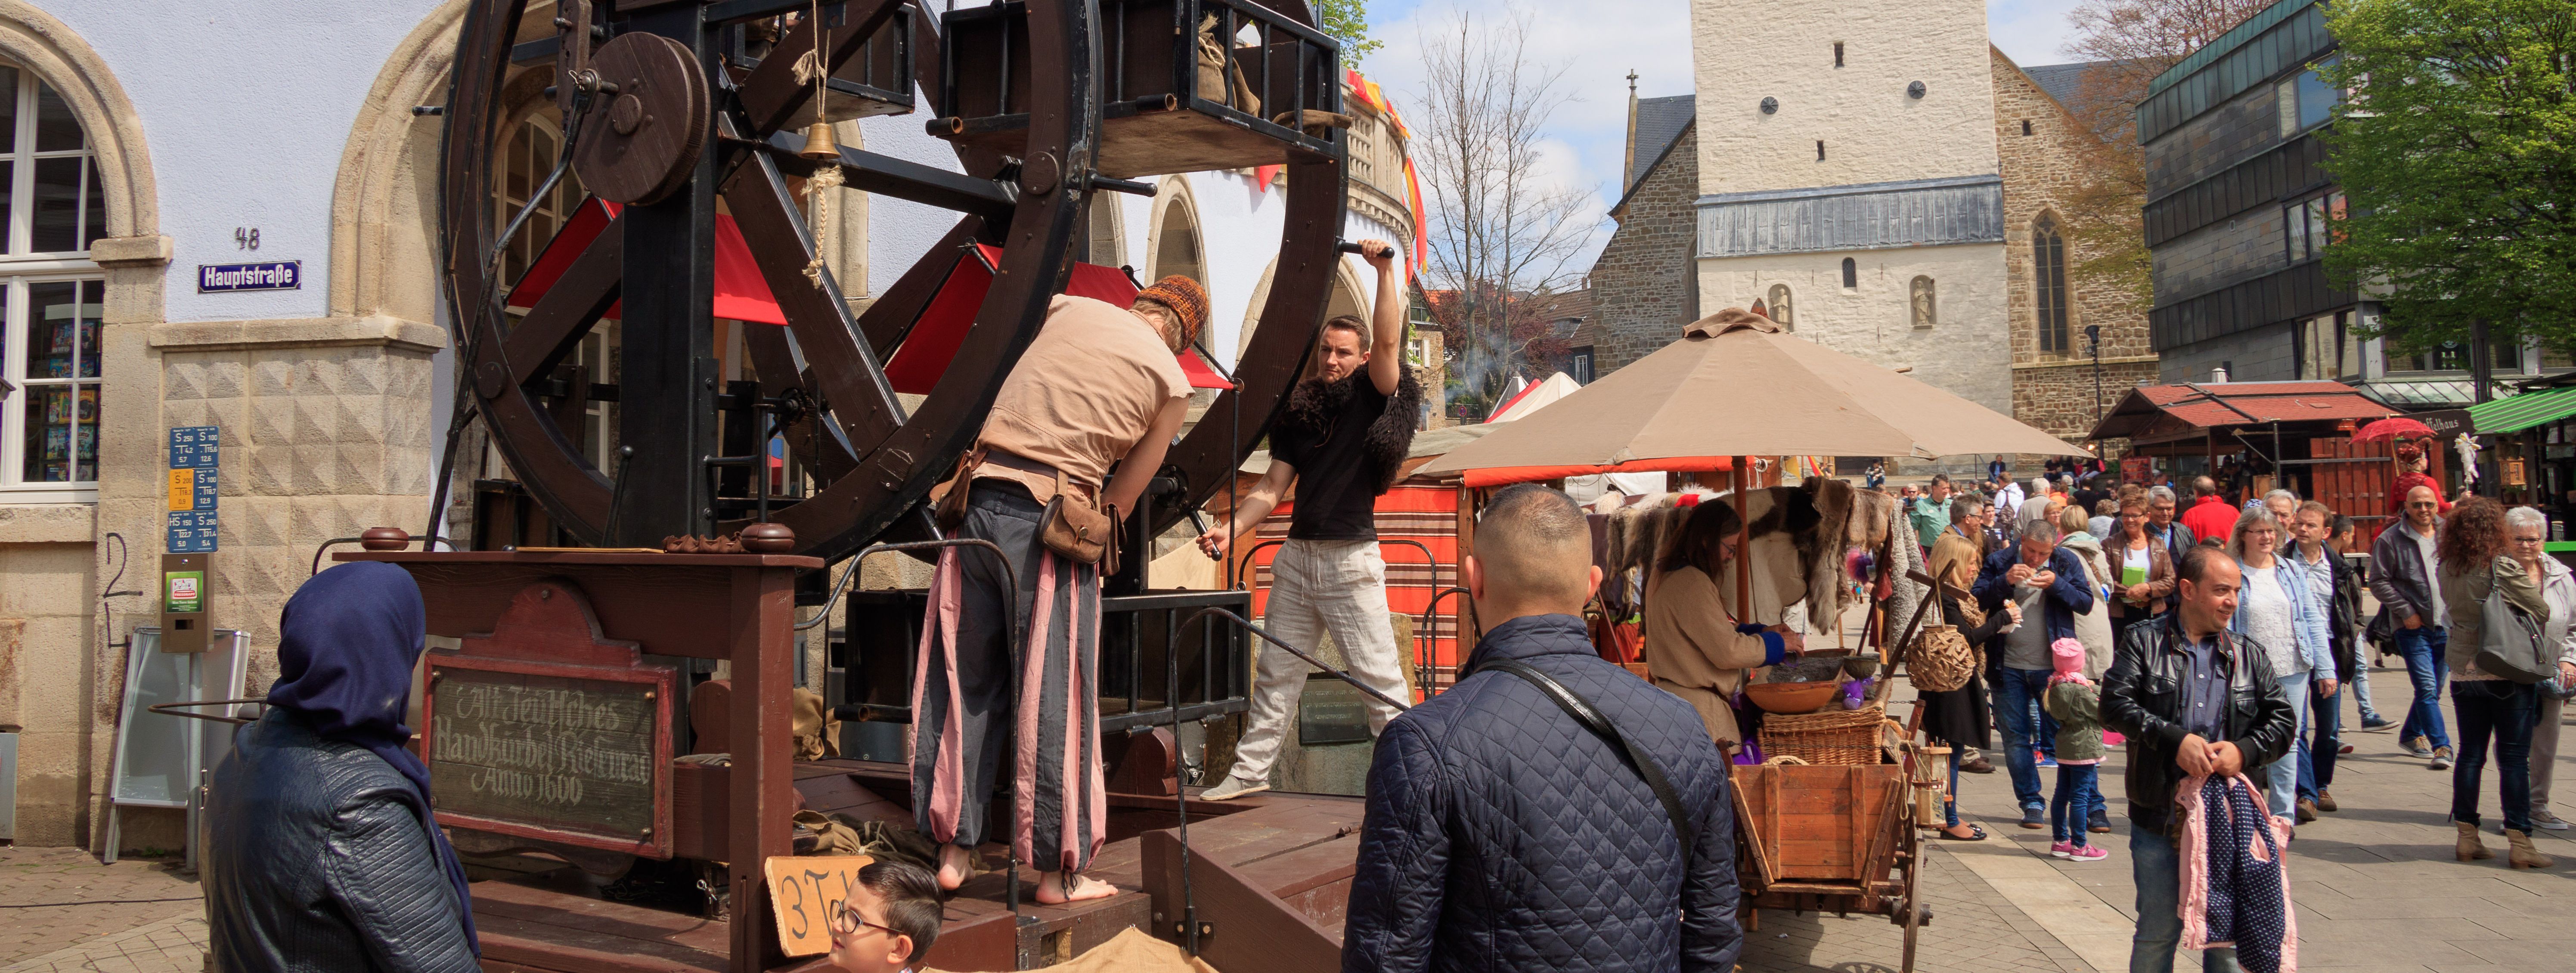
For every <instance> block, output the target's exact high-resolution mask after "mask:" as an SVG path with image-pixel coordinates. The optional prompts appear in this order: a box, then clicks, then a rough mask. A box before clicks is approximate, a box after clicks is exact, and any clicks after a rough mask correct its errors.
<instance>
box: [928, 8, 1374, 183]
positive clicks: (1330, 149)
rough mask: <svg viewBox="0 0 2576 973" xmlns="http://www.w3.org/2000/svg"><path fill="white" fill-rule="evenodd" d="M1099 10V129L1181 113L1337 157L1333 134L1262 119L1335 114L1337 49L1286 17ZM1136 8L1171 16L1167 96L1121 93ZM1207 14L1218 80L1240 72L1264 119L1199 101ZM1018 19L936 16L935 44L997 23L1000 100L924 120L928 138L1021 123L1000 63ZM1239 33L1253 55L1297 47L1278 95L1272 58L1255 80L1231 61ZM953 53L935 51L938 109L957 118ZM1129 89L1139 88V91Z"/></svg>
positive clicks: (986, 14) (982, 13) (1009, 12)
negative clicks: (1252, 35) (968, 112)
mask: <svg viewBox="0 0 2576 973" xmlns="http://www.w3.org/2000/svg"><path fill="white" fill-rule="evenodd" d="M1099 4H1100V23H1101V24H1102V25H1103V27H1104V30H1103V31H1102V33H1103V34H1104V35H1105V36H1106V37H1107V38H1108V43H1106V44H1104V45H1103V50H1102V51H1101V52H1100V53H1101V57H1100V61H1101V68H1102V71H1103V73H1104V77H1102V78H1101V79H1100V80H1101V92H1100V93H1101V107H1100V117H1101V119H1102V120H1103V121H1104V122H1105V121H1108V120H1112V119H1119V118H1129V117H1133V116H1136V115H1139V114H1144V113H1147V112H1153V111H1168V110H1173V109H1183V110H1188V111H1194V112H1198V113H1200V114H1203V115H1208V116H1211V117H1214V118H1217V119H1219V120H1222V121H1224V122H1226V123H1227V124H1230V125H1233V126H1235V127H1237V128H1241V129H1244V130H1246V131H1250V132H1254V133H1257V134H1260V135H1266V136H1269V137H1270V138H1273V139H1277V140H1279V141H1281V142H1285V143H1288V144H1289V145H1291V146H1294V147H1297V148H1302V149H1306V150H1308V151H1311V152H1315V153H1318V154H1325V155H1331V154H1337V151H1336V148H1335V146H1336V144H1337V143H1336V139H1338V138H1339V137H1340V136H1339V134H1338V133H1337V132H1336V131H1334V130H1326V132H1325V134H1324V135H1323V136H1321V137H1318V136H1313V135H1308V134H1306V133H1305V132H1304V131H1302V130H1301V129H1299V128H1297V127H1296V126H1294V125H1281V124H1279V123H1277V122H1274V121H1272V120H1271V118H1276V117H1280V116H1283V115H1284V116H1286V117H1288V118H1289V119H1290V120H1291V121H1292V122H1293V121H1294V120H1296V119H1297V118H1298V117H1299V113H1301V112H1303V111H1306V110H1309V109H1312V110H1320V111H1328V112H1335V113H1339V112H1340V111H1341V110H1342V85H1341V70H1340V69H1341V45H1340V43H1339V42H1337V41H1335V40H1333V38H1332V37H1330V36H1328V35H1326V34H1324V33H1323V32H1321V31H1318V30H1316V29H1314V28H1312V27H1308V26H1306V25H1305V24H1301V23H1298V22H1297V21H1296V20H1294V19H1292V18H1290V17H1288V16H1287V15H1286V14H1282V13H1280V12H1278V11H1276V10H1272V9H1270V8H1268V7H1264V6H1261V5H1260V4H1258V3H1253V2H1250V0H1099ZM1140 7H1167V8H1169V9H1170V10H1171V11H1172V77H1171V78H1170V79H1169V80H1170V82H1171V86H1172V87H1171V91H1170V92H1169V93H1167V94H1153V95H1146V96H1142V97H1131V96H1130V95H1129V93H1128V92H1129V85H1128V80H1129V79H1128V76H1127V58H1126V53H1127V25H1128V15H1129V14H1130V13H1131V12H1134V11H1135V10H1136V9H1137V8H1140ZM1211 14H1213V15H1214V16H1216V18H1217V26H1216V30H1217V33H1216V36H1217V37H1218V38H1219V39H1220V40H1221V41H1223V46H1224V48H1225V52H1226V55H1225V64H1224V68H1225V74H1226V76H1227V77H1231V76H1232V74H1233V72H1234V71H1235V70H1237V69H1238V68H1243V69H1245V71H1244V78H1245V81H1246V83H1248V84H1250V85H1251V86H1252V88H1253V91H1254V93H1255V94H1256V95H1257V96H1258V97H1259V98H1260V100H1261V109H1262V111H1263V112H1264V113H1265V114H1267V115H1269V116H1270V117H1269V118H1265V117H1262V116H1260V115H1255V114H1252V113H1250V112H1246V111H1243V110H1242V109H1239V108H1236V107H1234V106H1232V105H1229V104H1227V103H1225V102H1224V101H1216V100H1211V99H1207V98H1201V97H1199V95H1198V23H1199V19H1200V18H1201V17H1202V16H1207V15H1211ZM1027 16H1028V12H1027V0H1008V2H1003V3H995V4H992V5H990V6H984V7H969V8H967V9H963V10H951V11H949V12H948V13H946V14H943V15H942V16H941V18H940V36H942V37H947V38H955V37H957V36H958V33H957V32H958V29H959V28H960V27H961V26H963V27H965V28H967V29H968V30H970V31H971V30H973V29H974V26H975V24H976V22H978V21H993V20H998V21H1000V22H1001V25H1000V26H1001V34H1000V37H1001V43H1002V47H1003V58H1002V62H1001V67H1002V74H1001V77H1000V78H999V79H998V90H999V91H1000V92H1001V97H1000V104H999V106H998V107H999V109H1000V110H999V111H998V112H997V113H995V114H992V115H987V116H981V117H971V118H970V117H948V118H934V119H931V120H929V122H928V123H927V127H928V129H929V131H930V133H931V134H933V135H957V134H964V133H968V132H986V131H1001V130H1009V129H1017V128H1023V127H1026V126H1027V125H1028V114H1027V113H1026V112H1014V111H1012V110H1011V104H1010V93H1011V71H1012V69H1013V65H1012V64H1011V61H1010V57H1009V49H1010V37H1011V33H1012V31H1013V30H1014V29H1017V28H1018V25H1021V24H1023V23H1025V21H1026V18H1027ZM1247 27H1250V28H1253V29H1254V30H1256V31H1257V32H1258V33H1259V36H1260V40H1259V42H1258V43H1259V47H1258V49H1259V50H1261V51H1265V52H1267V51H1272V50H1276V49H1278V47H1279V45H1280V44H1282V43H1288V44H1295V45H1297V56H1296V57H1293V58H1290V59H1289V60H1290V62H1291V67H1290V69H1289V70H1290V72H1291V74H1292V76H1291V77H1289V78H1288V79H1286V80H1287V86H1286V88H1285V89H1284V90H1283V89H1281V88H1280V87H1278V86H1277V85H1276V84H1275V83H1274V82H1277V81H1279V80H1281V79H1279V78H1276V77H1273V76H1272V66H1273V63H1274V62H1275V61H1277V60H1278V59H1277V58H1273V57H1263V58H1261V63H1260V64H1259V65H1258V67H1259V70H1258V71H1257V72H1256V71H1252V70H1249V68H1250V67H1251V66H1249V65H1246V64H1245V63H1244V62H1243V61H1242V60H1241V59H1239V58H1238V55H1239V54H1240V53H1241V52H1242V51H1243V50H1244V48H1242V47H1241V46H1238V44H1237V43H1236V42H1235V35H1237V34H1239V33H1241V32H1242V31H1243V30H1244V29H1245V28H1247ZM1282 34H1285V35H1286V37H1285V38H1284V39H1283V38H1282V37H1281V36H1280V35H1282ZM959 47H960V45H958V44H955V43H949V44H944V45H942V46H941V48H940V55H939V84H940V97H939V106H940V108H941V109H942V110H945V111H955V110H957V108H956V106H957V104H958V99H957V61H956V58H957V51H958V48H959ZM1310 65H1311V66H1312V68H1313V71H1312V72H1311V74H1310V73H1309V71H1308V68H1309V66H1310ZM1139 87H1142V85H1141V84H1140V85H1139ZM1281 94H1285V95H1287V96H1288V97H1287V99H1286V100H1285V101H1284V102H1283V101H1282V100H1280V99H1279V98H1278V97H1277V96H1278V95H1281Z"/></svg>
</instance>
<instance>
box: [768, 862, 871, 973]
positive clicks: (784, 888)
mask: <svg viewBox="0 0 2576 973" xmlns="http://www.w3.org/2000/svg"><path fill="white" fill-rule="evenodd" d="M874 861H876V859H875V858H873V857H870V856H867V855H830V856H817V857H804V858H799V857H796V856H792V855H781V856H778V857H775V858H771V859H769V860H768V861H766V862H763V863H761V871H762V872H764V873H765V874H767V875H768V876H769V912H770V914H771V915H774V916H777V917H778V944H779V945H780V946H781V947H784V948H785V949H786V950H787V955H789V956H812V955H814V954H816V953H822V952H828V951H830V950H831V948H832V907H833V906H835V905H837V904H839V903H840V902H841V900H843V899H846V898H849V897H850V890H851V889H854V888H857V887H858V885H859V869H862V868H865V867H867V866H868V864H869V863H871V862H874Z"/></svg>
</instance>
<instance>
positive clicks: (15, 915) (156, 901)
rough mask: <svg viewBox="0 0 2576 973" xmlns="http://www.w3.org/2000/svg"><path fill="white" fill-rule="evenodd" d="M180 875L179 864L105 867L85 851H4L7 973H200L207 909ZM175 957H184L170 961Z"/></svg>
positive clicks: (2, 964) (1, 912)
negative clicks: (149, 972)
mask: <svg viewBox="0 0 2576 973" xmlns="http://www.w3.org/2000/svg"><path fill="white" fill-rule="evenodd" d="M178 868H179V866H178V860H177V859H157V860H146V859H135V858H127V859H125V860H123V861H119V862H117V863H116V864H113V865H102V864H100V863H99V861H98V859H96V858H93V857H91V856H90V854H89V853H88V852H86V851H82V850H80V849H78V848H0V973H22V971H34V970H58V969H59V970H87V969H100V970H111V969H112V970H189V971H194V970H197V969H200V968H201V967H202V965H203V964H202V962H201V960H200V957H201V956H202V954H203V952H204V948H205V922H204V920H203V916H204V913H205V907H204V903H203V901H202V900H201V899H200V898H198V893H197V881H196V879H195V877H194V876H188V875H182V874H180V873H179V870H178ZM189 923H193V924H194V929H195V932H194V933H193V936H194V943H195V945H194V946H193V947H190V946H188V945H186V940H187V937H188V936H189V935H191V934H190V933H188V932H186V930H185V928H184V927H185V926H186V925H187V924H189ZM153 950H159V952H158V953H155V952H152V951H153ZM174 950H175V951H176V953H184V954H186V955H184V956H177V955H176V954H175V953H173V954H172V955H170V956H163V955H162V954H164V953H172V951H174ZM191 950H193V951H191ZM147 954H149V955H147ZM111 960H113V961H118V962H110V961H111ZM147 960H149V961H150V962H146V961H147ZM155 962H158V963H160V964H161V965H153V964H154V963H155ZM93 963H94V964H95V965H84V964H93ZM120 963H121V964H122V965H120Z"/></svg>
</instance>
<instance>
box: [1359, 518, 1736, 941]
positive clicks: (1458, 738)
mask: <svg viewBox="0 0 2576 973" xmlns="http://www.w3.org/2000/svg"><path fill="white" fill-rule="evenodd" d="M1474 539H1475V553H1474V554H1473V555H1471V556H1469V557H1468V558H1467V563H1466V582H1467V591H1468V597H1469V598H1470V599H1471V601H1472V602H1473V604H1474V606H1475V614H1476V625H1477V627H1478V628H1479V629H1481V630H1482V631H1483V635H1484V638H1483V640H1482V641H1481V642H1479V643H1477V645H1476V651H1475V652H1474V653H1473V654H1472V655H1470V656H1468V658H1467V665H1466V667H1465V669H1464V670H1462V672H1463V674H1462V675H1461V677H1460V678H1459V680H1458V684H1457V685H1456V686H1453V687H1451V688H1450V689H1449V691H1448V692H1445V693H1442V694H1440V695H1438V696H1435V697H1432V698H1431V699H1430V700H1428V701H1426V702H1424V703H1423V704H1422V705H1420V706H1416V707H1414V708H1413V709H1411V710H1409V711H1407V712H1405V713H1404V714H1403V715H1401V716H1398V717H1396V719H1395V720H1394V722H1391V723H1388V724H1387V726H1386V731H1385V732H1384V733H1383V734H1381V735H1380V736H1379V737H1378V741H1377V754H1376V757H1375V759H1374V760H1372V761H1371V763H1370V765H1369V778H1368V812H1367V817H1366V818H1365V819H1364V820H1363V823H1362V825H1361V829H1360V848H1359V866H1358V868H1359V871H1358V873H1357V874H1356V875H1355V876H1354V877H1353V879H1352V884H1351V895H1350V913H1349V920H1348V921H1347V923H1346V924H1345V925H1344V927H1343V929H1344V935H1343V945H1342V969H1343V970H1345V971H1358V970H1369V971H1377V970H1427V969H1431V968H1433V966H1434V965H1435V964H1436V965H1437V966H1438V968H1440V969H1443V970H1527V969H1574V968H1582V969H1591V970H1673V969H1681V970H1690V971H1698V970H1706V971H1711V973H1715V971H1722V970H1727V969H1731V968H1733V966H1734V965H1735V960H1736V956H1737V954H1738V953H1739V952H1740V951H1741V949H1742V946H1743V932H1742V930H1741V929H1740V928H1739V927H1738V926H1737V924H1736V919H1735V916H1736V905H1737V893H1736V883H1735V837H1734V832H1735V822H1734V816H1733V814H1732V813H1731V811H1730V810H1729V804H1728V802H1729V797H1728V795H1727V791H1726V786H1727V778H1726V763H1725V760H1724V758H1722V757H1721V756H1720V755H1719V754H1718V751H1717V745H1716V744H1715V743H1714V742H1712V741H1711V740H1710V739H1709V736H1708V731H1707V730H1706V729H1705V728H1704V727H1703V726H1702V724H1701V721H1700V716H1699V713H1698V711H1696V710H1694V709H1692V708H1691V705H1690V704H1689V703H1686V702H1683V701H1682V700H1681V698H1680V697H1677V696H1674V695H1672V694H1670V693H1667V692H1664V691H1662V690H1660V689H1656V688H1655V687H1653V686H1652V685H1650V684H1648V683H1647V682H1646V681H1645V680H1642V679H1639V678H1637V677H1636V676H1634V675H1631V674H1629V672H1628V671H1627V670H1626V669H1623V668H1621V667H1619V666H1617V665H1614V664H1611V663H1609V662H1606V661H1603V660H1602V659H1601V657H1600V656H1599V655H1596V654H1594V652H1593V649H1592V642H1591V639H1590V638H1589V637H1588V636H1587V635H1586V634H1585V630H1584V626H1583V618H1582V612H1583V603H1584V602H1585V601H1586V600H1588V599H1590V598H1591V597H1592V589H1593V588H1594V587H1595V586H1598V585H1599V584H1600V583H1601V569H1600V568H1597V567H1594V566H1593V564H1592V532H1591V528H1590V527H1588V526H1587V525H1586V524H1585V523H1584V519H1583V511H1582V509H1581V508H1579V507H1577V506H1575V504H1574V501H1573V500H1571V499H1569V498H1567V497H1566V495H1565V494H1562V493H1558V492H1556V491H1554V490H1550V489H1547V488H1545V487H1540V486H1534V485H1523V486H1516V487H1512V488H1510V489H1507V490H1504V491H1502V492H1501V493H1498V494H1496V495H1495V496H1494V498H1493V499H1492V500H1491V501H1489V502H1488V503H1486V505H1485V509H1484V511H1483V512H1482V513H1481V514H1479V515H1478V516H1477V519H1476V531H1475V534H1474ZM1577 714H1584V715H1583V716H1578V715H1577Z"/></svg>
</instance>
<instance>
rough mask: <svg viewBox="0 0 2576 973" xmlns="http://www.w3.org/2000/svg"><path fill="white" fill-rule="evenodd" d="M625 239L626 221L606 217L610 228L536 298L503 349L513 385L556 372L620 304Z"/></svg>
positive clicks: (602, 231) (513, 329) (591, 243)
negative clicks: (533, 305)
mask: <svg viewBox="0 0 2576 973" xmlns="http://www.w3.org/2000/svg"><path fill="white" fill-rule="evenodd" d="M625 243H626V224H625V221H624V220H623V219H616V220H610V221H608V228H607V229H604V230H601V231H599V236H598V237H597V238H596V239H593V240H591V241H590V246H589V247H586V248H584V249H583V250H582V252H581V256H579V257H576V258H574V259H573V262H572V266H570V267H568V268H565V270H564V273H563V276H561V277H558V278H556V279H555V282H554V286H552V287H548V288H546V293H545V296H543V297H539V298H537V303H536V306H535V307H531V308H529V309H528V314H527V316H526V317H523V318H520V319H519V323H518V324H516V325H513V326H512V327H511V328H510V334H509V337H508V339H507V340H506V342H505V347H506V352H505V353H506V354H507V355H508V357H509V362H510V373H511V374H510V378H511V381H512V383H513V384H519V385H525V384H527V383H529V382H532V381H535V380H536V379H537V378H538V377H540V376H544V375H551V374H553V373H554V369H555V365H556V364H557V363H560V362H562V361H563V357H564V356H565V355H569V354H571V353H572V350H573V349H574V348H577V347H579V346H580V345H581V339H582V338H583V337H585V336H587V335H589V334H590V329H591V326H592V325H595V324H598V323H599V318H600V315H603V314H606V313H608V309H609V308H610V307H612V306H614V305H616V303H617V292H618V289H619V284H620V282H621V281H623V280H624V279H625V264H626V246H625Z"/></svg>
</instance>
